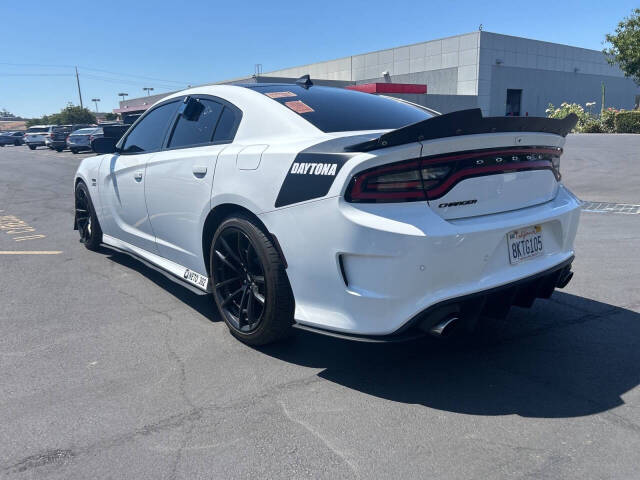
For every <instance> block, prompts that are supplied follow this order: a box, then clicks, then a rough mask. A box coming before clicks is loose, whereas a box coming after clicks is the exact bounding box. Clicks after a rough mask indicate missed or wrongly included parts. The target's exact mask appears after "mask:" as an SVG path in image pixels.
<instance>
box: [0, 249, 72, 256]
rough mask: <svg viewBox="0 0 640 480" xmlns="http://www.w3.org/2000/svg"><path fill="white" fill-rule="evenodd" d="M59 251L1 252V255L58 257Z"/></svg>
mask: <svg viewBox="0 0 640 480" xmlns="http://www.w3.org/2000/svg"><path fill="white" fill-rule="evenodd" d="M59 253H62V252H61V251H58V250H4V251H2V250H0V255H58V254H59Z"/></svg>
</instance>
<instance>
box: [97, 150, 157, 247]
mask: <svg viewBox="0 0 640 480" xmlns="http://www.w3.org/2000/svg"><path fill="white" fill-rule="evenodd" d="M154 155H155V153H143V154H140V155H110V156H109V157H108V158H105V160H104V161H103V162H102V164H101V166H100V172H99V174H98V175H99V178H100V180H99V184H100V195H101V197H102V218H100V225H101V226H102V229H103V231H104V232H105V233H108V234H109V235H111V236H113V237H116V238H119V239H120V240H122V241H123V242H127V243H129V244H131V245H135V246H136V247H139V248H142V249H144V250H147V251H149V252H152V253H157V248H156V240H155V235H154V233H153V230H152V228H151V222H150V220H149V214H148V212H147V206H146V202H145V191H144V190H145V178H146V168H147V162H148V161H150V160H151V158H152V157H153V156H154Z"/></svg>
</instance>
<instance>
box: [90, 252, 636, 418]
mask: <svg viewBox="0 0 640 480" xmlns="http://www.w3.org/2000/svg"><path fill="white" fill-rule="evenodd" d="M102 253H103V254H105V255H107V257H108V258H109V259H110V260H112V261H114V262H116V263H118V264H120V265H123V266H125V267H127V268H131V269H132V270H135V271H137V272H139V273H140V274H142V275H144V276H145V277H147V278H148V279H149V280H151V281H153V282H154V283H155V284H156V285H158V286H159V287H160V288H162V289H164V290H165V291H167V292H168V293H170V294H171V295H173V296H174V297H175V298H176V299H178V300H180V301H181V302H183V303H185V304H186V305H187V306H189V307H191V308H193V309H194V310H195V311H197V312H199V313H200V314H201V315H203V316H205V317H206V318H208V319H210V320H211V321H213V322H217V321H220V319H219V316H218V313H217V311H216V308H215V305H214V303H213V300H212V299H211V296H210V295H199V294H196V293H194V292H192V291H190V290H189V289H187V288H185V287H183V286H182V285H180V284H178V283H176V282H174V281H173V280H170V279H169V278H167V277H166V276H165V275H164V274H163V273H160V272H159V271H157V270H155V269H153V268H151V267H149V266H147V265H146V264H144V263H142V262H140V261H138V260H137V259H135V258H132V257H130V256H129V255H127V254H123V253H119V252H116V251H112V250H108V249H102ZM247 348H248V347H247ZM258 350H259V351H261V352H262V353H264V354H265V355H269V356H271V357H274V358H278V359H280V360H282V361H286V362H289V363H291V364H295V365H301V366H305V367H312V368H320V369H322V371H321V372H320V373H319V374H318V376H319V377H321V378H323V379H325V380H329V381H331V382H334V383H336V384H339V385H342V386H344V387H347V388H350V389H353V390H356V391H359V392H362V393H365V394H367V395H371V396H374V397H378V398H381V399H386V400H391V401H394V402H400V403H407V404H421V405H424V406H427V407H430V408H435V409H440V410H445V411H450V412H457V413H465V414H470V415H513V414H515V415H520V416H523V417H538V418H564V417H578V416H583V415H591V414H595V413H600V412H604V411H607V410H610V409H612V408H614V407H617V406H620V405H622V404H623V403H624V401H623V400H622V398H621V397H622V395H623V394H625V393H626V392H628V391H629V390H632V389H633V388H635V387H636V386H637V385H638V384H640V314H639V313H636V312H634V311H632V310H628V309H625V308H621V307H616V306H613V305H609V304H606V303H602V302H598V301H595V300H590V299H587V298H583V297H580V296H576V295H571V294H568V293H564V292H558V291H556V292H555V293H554V294H553V297H552V298H551V299H550V300H536V302H535V304H534V305H533V307H532V308H531V309H523V308H517V307H514V308H512V309H511V312H510V313H509V316H508V317H507V319H506V321H505V322H502V323H499V324H495V323H494V324H490V325H486V326H485V327H484V329H483V330H482V332H481V333H480V334H477V335H475V336H473V337H471V338H470V339H468V340H467V341H447V340H441V339H436V338H431V337H426V338H424V339H419V340H414V341H410V342H403V343H387V344H374V343H360V342H354V341H348V340H341V339H337V338H333V337H327V336H323V335H318V334H313V333H308V332H304V331H296V334H295V335H294V336H293V337H292V338H291V339H290V340H288V341H284V342H281V343H277V344H274V345H268V346H265V347H261V348H259V349H258ZM620 421H624V420H620Z"/></svg>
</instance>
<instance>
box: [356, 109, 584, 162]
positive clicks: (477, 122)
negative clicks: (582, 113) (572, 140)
mask: <svg viewBox="0 0 640 480" xmlns="http://www.w3.org/2000/svg"><path fill="white" fill-rule="evenodd" d="M577 122H578V117H577V115H575V114H574V113H571V114H569V115H568V116H566V117H565V118H562V119H556V118H544V117H483V116H482V110H480V109H479V108H472V109H469V110H460V111H457V112H451V113H447V114H444V115H438V116H436V117H433V118H428V119H427V120H423V121H421V122H417V123H412V124H411V125H407V126H406V127H402V128H398V129H397V130H392V131H391V132H387V133H384V134H382V135H380V136H378V137H375V138H372V139H371V140H368V141H366V142H361V143H356V144H354V145H349V146H347V147H345V151H347V152H368V151H370V150H376V149H379V148H388V147H393V146H396V145H404V144H406V143H413V142H420V141H423V140H434V139H436V138H446V137H456V136H459V135H475V134H482V133H498V132H514V133H516V132H542V133H552V134H555V135H561V136H563V137H566V136H567V133H569V132H570V131H571V129H572V128H573V127H574V126H575V124H576V123H577Z"/></svg>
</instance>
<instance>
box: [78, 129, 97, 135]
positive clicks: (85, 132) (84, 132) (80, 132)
mask: <svg viewBox="0 0 640 480" xmlns="http://www.w3.org/2000/svg"><path fill="white" fill-rule="evenodd" d="M98 130H100V129H99V128H81V129H80V130H76V131H75V132H73V134H74V135H91V134H92V133H96V132H97V131H98Z"/></svg>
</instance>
